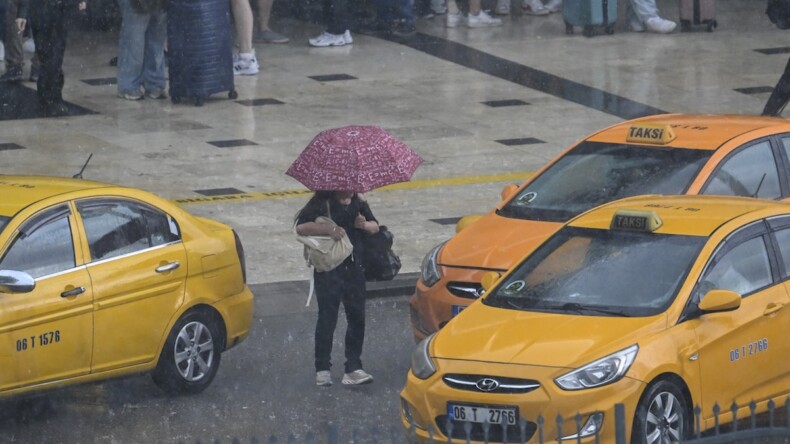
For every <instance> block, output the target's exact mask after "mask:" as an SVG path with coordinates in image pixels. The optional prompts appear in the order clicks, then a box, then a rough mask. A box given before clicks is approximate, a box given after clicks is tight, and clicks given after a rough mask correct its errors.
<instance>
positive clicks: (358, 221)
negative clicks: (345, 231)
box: [354, 214, 368, 230]
mask: <svg viewBox="0 0 790 444" xmlns="http://www.w3.org/2000/svg"><path fill="white" fill-rule="evenodd" d="M367 222H368V221H367V219H365V216H363V215H361V214H357V217H356V218H355V219H354V228H358V229H360V230H364V229H365V226H366V225H367Z"/></svg>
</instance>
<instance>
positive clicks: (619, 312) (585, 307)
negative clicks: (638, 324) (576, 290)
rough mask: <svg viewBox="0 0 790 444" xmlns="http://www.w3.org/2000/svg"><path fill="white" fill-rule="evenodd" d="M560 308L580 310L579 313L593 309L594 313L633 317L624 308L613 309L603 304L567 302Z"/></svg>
mask: <svg viewBox="0 0 790 444" xmlns="http://www.w3.org/2000/svg"><path fill="white" fill-rule="evenodd" d="M560 308H561V309H563V310H567V311H576V312H579V313H581V312H585V311H591V312H594V313H602V314H608V315H612V316H621V317H624V318H629V317H631V315H629V314H628V313H626V312H624V311H622V310H612V309H610V308H606V307H601V306H598V305H582V304H580V303H578V302H567V303H565V304H562V306H561V307H560Z"/></svg>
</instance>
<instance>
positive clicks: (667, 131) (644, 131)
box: [625, 123, 677, 145]
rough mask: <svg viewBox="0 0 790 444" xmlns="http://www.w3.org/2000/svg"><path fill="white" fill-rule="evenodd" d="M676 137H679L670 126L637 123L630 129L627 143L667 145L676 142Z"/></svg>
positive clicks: (626, 139)
mask: <svg viewBox="0 0 790 444" xmlns="http://www.w3.org/2000/svg"><path fill="white" fill-rule="evenodd" d="M675 137H677V136H676V135H675V132H674V131H672V127H671V126H669V125H656V124H650V123H636V124H634V125H631V127H630V128H628V136H627V137H626V138H625V141H626V142H636V143H653V144H657V145H666V144H668V143H669V142H672V141H673V140H675Z"/></svg>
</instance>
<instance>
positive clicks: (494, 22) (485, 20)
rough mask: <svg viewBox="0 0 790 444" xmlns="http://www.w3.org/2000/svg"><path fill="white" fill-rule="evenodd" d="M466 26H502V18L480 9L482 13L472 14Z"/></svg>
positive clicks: (467, 19)
mask: <svg viewBox="0 0 790 444" xmlns="http://www.w3.org/2000/svg"><path fill="white" fill-rule="evenodd" d="M466 26H467V27H469V28H488V27H492V26H502V19H499V18H495V17H491V16H490V15H488V14H486V12H485V11H480V14H477V15H472V14H471V13H470V14H469V17H467V18H466Z"/></svg>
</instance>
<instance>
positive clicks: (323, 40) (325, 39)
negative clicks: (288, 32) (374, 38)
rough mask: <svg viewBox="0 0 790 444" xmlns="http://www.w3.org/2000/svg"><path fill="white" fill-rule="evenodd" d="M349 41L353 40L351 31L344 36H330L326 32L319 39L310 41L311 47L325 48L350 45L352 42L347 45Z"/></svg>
mask: <svg viewBox="0 0 790 444" xmlns="http://www.w3.org/2000/svg"><path fill="white" fill-rule="evenodd" d="M347 40H351V33H350V32H349V31H346V32H345V33H344V34H330V33H328V32H326V31H324V32H322V33H321V35H319V36H318V37H316V38H312V39H310V40H308V41H309V42H310V46H315V47H318V48H325V47H327V46H344V45H348V44H349V43H350V42H348V43H347Z"/></svg>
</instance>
